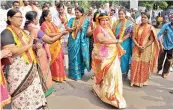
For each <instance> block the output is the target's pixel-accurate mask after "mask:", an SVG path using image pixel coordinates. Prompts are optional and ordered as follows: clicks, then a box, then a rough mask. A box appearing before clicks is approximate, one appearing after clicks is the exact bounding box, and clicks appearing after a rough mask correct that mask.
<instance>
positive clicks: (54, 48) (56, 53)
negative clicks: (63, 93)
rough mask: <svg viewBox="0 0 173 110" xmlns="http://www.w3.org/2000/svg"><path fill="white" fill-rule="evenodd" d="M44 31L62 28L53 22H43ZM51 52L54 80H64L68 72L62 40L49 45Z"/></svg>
mask: <svg viewBox="0 0 173 110" xmlns="http://www.w3.org/2000/svg"><path fill="white" fill-rule="evenodd" d="M41 29H42V30H43V31H46V30H47V31H48V32H52V33H58V32H60V29H59V28H58V27H57V26H56V25H55V24H53V23H51V22H47V21H45V22H43V23H42V25H41ZM49 50H50V54H51V62H50V69H51V73H52V79H53V80H54V81H58V82H62V81H64V80H66V73H65V69H64V54H63V51H62V46H61V42H60V40H57V41H56V42H54V43H53V44H50V46H49Z"/></svg>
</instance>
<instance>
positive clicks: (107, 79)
mask: <svg viewBox="0 0 173 110" xmlns="http://www.w3.org/2000/svg"><path fill="white" fill-rule="evenodd" d="M98 28H101V29H98ZM98 30H101V31H100V32H101V33H104V35H105V36H107V37H108V38H109V39H114V38H115V37H114V36H113V33H112V31H111V29H109V28H108V29H103V28H102V27H101V26H98V27H97V28H96V29H95V31H94V33H100V32H96V31H98ZM96 35H97V34H96ZM94 37H95V38H96V36H95V34H94ZM123 54H124V50H123V49H122V48H121V46H120V45H116V44H110V45H106V44H100V43H97V42H95V43H94V49H93V53H92V58H93V62H92V67H93V70H94V73H95V78H94V81H95V83H94V85H93V91H94V92H95V93H96V94H97V95H98V97H99V98H100V99H101V100H102V101H103V102H105V103H108V104H111V105H113V106H115V107H117V108H125V107H126V101H125V99H124V97H123V96H122V89H123V84H122V73H121V68H120V61H119V57H120V56H121V55H123Z"/></svg>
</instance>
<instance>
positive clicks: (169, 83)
mask: <svg viewBox="0 0 173 110" xmlns="http://www.w3.org/2000/svg"><path fill="white" fill-rule="evenodd" d="M91 76H92V72H90V73H86V74H85V76H84V77H83V79H82V80H79V81H73V80H70V79H68V80H67V81H66V82H64V83H54V87H55V92H54V93H53V94H52V95H50V96H49V97H48V98H47V100H48V106H49V108H50V109H69V108H71V109H99V108H102V109H113V108H114V107H113V106H110V105H108V104H105V103H103V102H102V101H101V100H100V99H99V98H98V97H96V96H95V95H94V94H93V93H92V92H91V89H92V84H93V81H92V80H91V79H90V77H91ZM171 89H173V73H171V74H170V75H169V77H168V79H163V78H162V77H161V76H159V75H156V74H152V75H151V78H150V80H149V85H148V86H145V87H143V88H139V87H130V86H129V80H128V79H127V80H125V81H124V97H125V99H126V102H127V106H128V107H127V108H128V109H134V108H138V109H168V108H169V109H170V108H173V95H172V94H170V93H169V90H171Z"/></svg>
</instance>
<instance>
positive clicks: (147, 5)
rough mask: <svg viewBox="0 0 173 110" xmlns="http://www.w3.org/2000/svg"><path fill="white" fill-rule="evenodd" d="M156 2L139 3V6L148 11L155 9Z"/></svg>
mask: <svg viewBox="0 0 173 110" xmlns="http://www.w3.org/2000/svg"><path fill="white" fill-rule="evenodd" d="M153 4H154V1H139V6H143V7H146V9H147V10H150V9H152V8H153Z"/></svg>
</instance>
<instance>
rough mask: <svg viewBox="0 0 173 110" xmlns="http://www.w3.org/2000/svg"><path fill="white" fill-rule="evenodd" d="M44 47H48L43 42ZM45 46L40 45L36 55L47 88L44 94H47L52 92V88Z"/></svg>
mask: <svg viewBox="0 0 173 110" xmlns="http://www.w3.org/2000/svg"><path fill="white" fill-rule="evenodd" d="M45 48H49V47H48V45H47V44H45ZM45 48H43V47H41V48H40V49H38V50H37V56H38V60H39V65H40V67H41V71H42V73H43V77H44V81H45V83H46V86H47V88H48V90H47V91H46V92H45V96H48V95H50V94H51V93H52V92H53V90H54V88H53V82H52V75H51V70H50V61H49V59H48V56H47V52H46V50H45Z"/></svg>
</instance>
